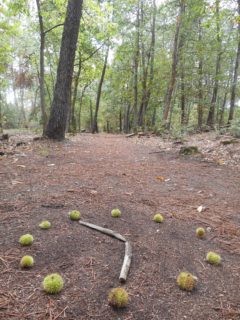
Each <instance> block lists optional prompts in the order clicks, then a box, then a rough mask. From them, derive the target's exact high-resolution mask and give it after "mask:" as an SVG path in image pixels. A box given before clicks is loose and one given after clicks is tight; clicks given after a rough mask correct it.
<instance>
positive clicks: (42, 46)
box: [36, 0, 47, 131]
mask: <svg viewBox="0 0 240 320" xmlns="http://www.w3.org/2000/svg"><path fill="white" fill-rule="evenodd" d="M36 4H37V12H38V20H39V29H40V52H39V61H40V73H39V86H40V108H41V114H42V126H43V131H44V130H45V128H46V125H47V113H46V106H45V89H44V78H45V70H44V69H45V67H44V49H45V32H44V26H43V18H42V14H41V6H40V0H36Z"/></svg>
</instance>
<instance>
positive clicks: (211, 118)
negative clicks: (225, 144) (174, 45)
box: [207, 0, 222, 128]
mask: <svg viewBox="0 0 240 320" xmlns="http://www.w3.org/2000/svg"><path fill="white" fill-rule="evenodd" d="M219 7H220V0H216V26H217V47H218V48H217V60H216V69H215V79H214V87H213V93H212V99H211V103H210V108H209V112H208V118H207V125H208V126H209V127H211V128H214V124H215V112H216V102H217V95H218V87H219V80H218V77H219V74H220V68H221V56H222V52H221V45H222V41H221V37H220V16H219Z"/></svg>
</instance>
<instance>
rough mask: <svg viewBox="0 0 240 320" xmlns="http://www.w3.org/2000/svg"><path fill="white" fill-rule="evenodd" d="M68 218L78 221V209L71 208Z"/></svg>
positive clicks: (79, 215) (79, 217)
mask: <svg viewBox="0 0 240 320" xmlns="http://www.w3.org/2000/svg"><path fill="white" fill-rule="evenodd" d="M69 218H70V219H71V220H73V221H78V220H80V219H81V213H80V211H78V210H72V211H70V212H69Z"/></svg>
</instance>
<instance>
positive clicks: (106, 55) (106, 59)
mask: <svg viewBox="0 0 240 320" xmlns="http://www.w3.org/2000/svg"><path fill="white" fill-rule="evenodd" d="M109 49H110V45H108V47H107V51H106V54H105V59H104V64H103V69H102V74H101V78H100V81H99V85H98V91H97V100H96V106H95V113H94V118H93V125H92V133H98V111H99V106H100V99H101V94H102V85H103V81H104V77H105V72H106V69H107V61H108V54H109Z"/></svg>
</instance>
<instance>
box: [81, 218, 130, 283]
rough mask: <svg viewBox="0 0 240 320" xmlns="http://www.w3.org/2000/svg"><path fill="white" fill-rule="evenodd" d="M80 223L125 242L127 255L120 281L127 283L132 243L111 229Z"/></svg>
mask: <svg viewBox="0 0 240 320" xmlns="http://www.w3.org/2000/svg"><path fill="white" fill-rule="evenodd" d="M79 223H80V224H81V225H83V226H86V227H88V228H91V229H94V230H97V231H99V232H102V233H104V234H107V235H108V236H111V237H114V238H116V239H118V240H120V241H123V242H125V255H124V259H123V265H122V269H121V272H120V276H119V281H120V282H126V280H127V275H128V271H129V268H130V265H131V260H132V246H131V244H130V242H129V241H127V240H126V239H125V238H124V237H123V236H122V235H121V234H120V233H117V232H115V231H113V230H111V229H107V228H102V227H99V226H97V225H95V224H92V223H89V222H84V221H79Z"/></svg>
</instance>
